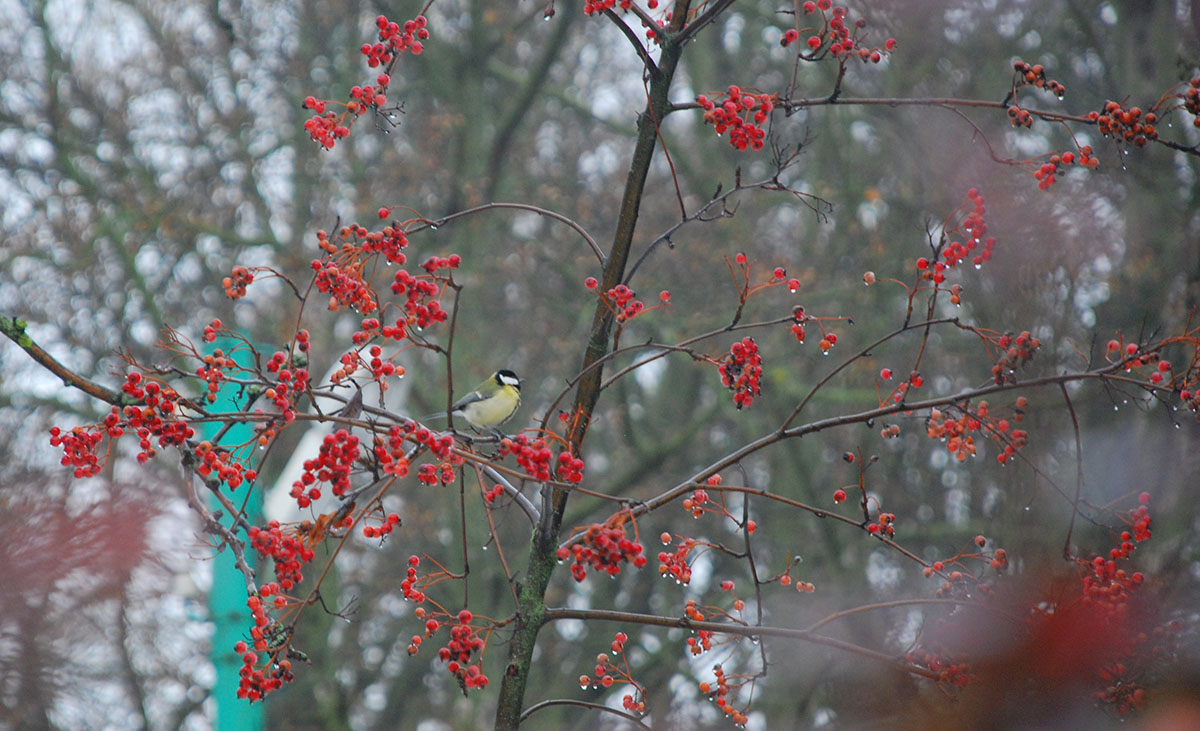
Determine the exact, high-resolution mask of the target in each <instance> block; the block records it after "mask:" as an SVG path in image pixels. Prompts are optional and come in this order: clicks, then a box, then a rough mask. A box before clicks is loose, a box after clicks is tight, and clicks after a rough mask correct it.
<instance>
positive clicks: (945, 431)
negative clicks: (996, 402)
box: [925, 396, 1028, 464]
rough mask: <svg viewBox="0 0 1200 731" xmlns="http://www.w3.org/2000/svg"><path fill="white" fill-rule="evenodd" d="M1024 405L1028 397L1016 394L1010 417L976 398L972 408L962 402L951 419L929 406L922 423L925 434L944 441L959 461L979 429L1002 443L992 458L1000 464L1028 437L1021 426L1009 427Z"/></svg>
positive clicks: (972, 450) (973, 448)
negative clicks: (976, 400)
mask: <svg viewBox="0 0 1200 731" xmlns="http://www.w3.org/2000/svg"><path fill="white" fill-rule="evenodd" d="M1027 405H1028V401H1027V400H1026V398H1025V397H1024V396H1021V397H1019V398H1017V400H1016V403H1015V405H1014V407H1013V413H1012V415H1011V416H1010V417H1005V416H1003V415H1001V414H993V413H992V411H991V405H990V404H988V402H987V401H980V402H979V403H978V404H977V405H976V406H975V409H974V411H972V410H970V409H969V408H967V407H966V406H965V405H964V406H962V407H960V409H959V412H960V414H959V416H958V417H957V418H951V419H948V418H946V416H945V414H944V413H943V412H942V410H941V409H930V411H929V419H928V421H927V422H926V424H925V428H926V434H928V435H929V438H930V439H940V440H942V441H944V442H945V443H946V450H947V451H948V452H950V453H951V454H953V455H954V457H955V459H957V460H958V461H959V462H962V461H965V460H966V458H967V457H970V456H973V455H974V454H975V451H976V446H975V437H974V434H975V433H978V432H981V431H982V432H984V433H986V434H987V435H988V436H989V437H991V439H992V440H993V441H995V442H996V443H997V444H998V445H1001V446H1002V450H1001V452H1000V454H999V455H997V457H996V459H997V461H999V462H1000V464H1004V463H1005V462H1007V461H1008V460H1009V459H1011V458H1012V456H1013V455H1014V454H1015V453H1016V451H1017V450H1018V449H1020V448H1021V447H1024V446H1025V444H1026V443H1027V441H1028V434H1027V433H1026V432H1025V430H1023V429H1014V428H1013V427H1012V422H1020V421H1021V420H1023V419H1024V418H1025V407H1026V406H1027Z"/></svg>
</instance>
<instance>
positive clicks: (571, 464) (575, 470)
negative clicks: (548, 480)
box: [558, 449, 584, 485]
mask: <svg viewBox="0 0 1200 731" xmlns="http://www.w3.org/2000/svg"><path fill="white" fill-rule="evenodd" d="M583 468H584V464H583V460H582V459H580V458H578V457H576V456H575V455H573V454H571V453H570V452H568V451H567V450H565V449H564V450H563V451H561V452H559V453H558V477H559V479H561V480H565V481H566V482H570V483H572V484H575V485H578V484H579V483H581V482H583Z"/></svg>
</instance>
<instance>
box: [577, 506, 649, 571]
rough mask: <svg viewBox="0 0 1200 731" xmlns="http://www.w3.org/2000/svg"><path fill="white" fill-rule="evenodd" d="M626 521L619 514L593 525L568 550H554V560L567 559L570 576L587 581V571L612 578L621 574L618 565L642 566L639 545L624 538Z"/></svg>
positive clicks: (643, 562)
mask: <svg viewBox="0 0 1200 731" xmlns="http://www.w3.org/2000/svg"><path fill="white" fill-rule="evenodd" d="M627 522H628V521H627V520H626V519H625V516H624V515H623V514H621V515H618V516H617V517H615V518H613V519H610V520H609V521H608V522H607V523H603V524H601V523H593V524H592V525H590V526H588V528H587V530H585V531H584V532H583V535H582V536H581V537H580V539H579V540H578V541H576V542H574V543H572V544H571V547H570V548H567V547H566V546H562V547H560V548H559V549H558V560H559V561H566V560H567V559H568V558H570V559H571V561H572V565H571V576H572V577H574V579H575V580H576V581H583V580H584V579H585V578H587V569H588V568H589V567H590V568H591V569H592V571H598V572H603V573H607V574H608V575H609V576H616V575H617V574H619V573H621V564H623V563H629V564H633V566H634V567H635V568H641V567H643V566H645V565H646V556H645V554H644V549H643V548H642V544H640V543H638V542H637V541H636V540H630V539H629V537H628V536H627V535H625V525H626V523H627Z"/></svg>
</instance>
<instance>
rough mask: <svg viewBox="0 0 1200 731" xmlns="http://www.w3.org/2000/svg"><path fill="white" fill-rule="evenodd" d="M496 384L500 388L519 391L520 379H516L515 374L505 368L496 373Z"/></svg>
mask: <svg viewBox="0 0 1200 731" xmlns="http://www.w3.org/2000/svg"><path fill="white" fill-rule="evenodd" d="M496 384H497V385H500V386H513V387H514V388H516V389H517V390H518V391H520V390H521V379H520V378H517V374H516V373H513V372H512V371H510V370H508V369H507V368H505V369H504V370H501V371H496Z"/></svg>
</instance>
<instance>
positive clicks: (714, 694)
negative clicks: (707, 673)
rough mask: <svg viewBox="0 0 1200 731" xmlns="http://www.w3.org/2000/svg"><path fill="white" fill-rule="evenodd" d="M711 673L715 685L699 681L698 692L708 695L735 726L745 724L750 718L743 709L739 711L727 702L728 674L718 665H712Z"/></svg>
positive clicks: (729, 687)
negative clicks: (715, 682) (714, 678)
mask: <svg viewBox="0 0 1200 731" xmlns="http://www.w3.org/2000/svg"><path fill="white" fill-rule="evenodd" d="M713 675H714V676H715V677H716V681H717V687H716V688H713V687H712V684H711V683H707V682H702V683H700V686H699V687H700V692H701V693H703V694H704V695H706V696H708V697H709V698H710V699H712V701H713V702H714V703H716V704H717V709H718V710H720V711H721V712H722V713H724V714H725V715H726V716H729V718H730V720H732V721H733V723H734V724H735V725H737V726H745V725H746V723H747V722H748V721H749V720H750V717H749V716H747V715H746V713H745V712H744V711H740V710H738V709H737V708H735V707H734V706H733V704H732V703H730V702H729V691H730V690H731V688H732V686H731V685H730V683H729V676H727V675H726V674H725V671H724V670H723V669H722V668H721V666H720V665H714V666H713Z"/></svg>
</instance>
